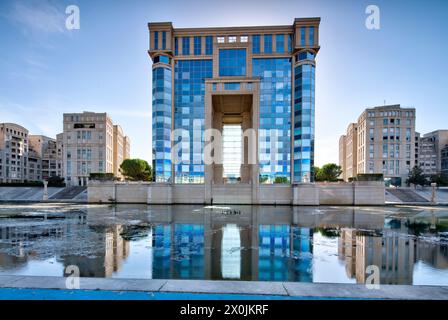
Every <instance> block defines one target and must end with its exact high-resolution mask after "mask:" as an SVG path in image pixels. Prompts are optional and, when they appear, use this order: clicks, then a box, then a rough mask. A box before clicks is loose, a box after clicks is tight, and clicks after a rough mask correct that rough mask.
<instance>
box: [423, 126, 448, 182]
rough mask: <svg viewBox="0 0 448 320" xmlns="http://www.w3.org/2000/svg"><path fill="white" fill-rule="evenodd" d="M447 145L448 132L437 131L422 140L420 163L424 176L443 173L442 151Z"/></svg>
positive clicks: (424, 136) (426, 135)
mask: <svg viewBox="0 0 448 320" xmlns="http://www.w3.org/2000/svg"><path fill="white" fill-rule="evenodd" d="M447 144H448V130H436V131H433V132H430V133H427V134H425V135H423V137H421V138H420V148H419V157H418V163H419V166H420V167H421V168H422V170H423V174H424V175H426V176H432V175H436V174H441V173H442V171H443V167H442V156H443V152H442V150H443V148H444V147H445V146H446V145H447Z"/></svg>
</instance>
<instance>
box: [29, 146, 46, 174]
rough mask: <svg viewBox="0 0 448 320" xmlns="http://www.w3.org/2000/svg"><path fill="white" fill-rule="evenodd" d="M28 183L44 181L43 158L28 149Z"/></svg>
mask: <svg viewBox="0 0 448 320" xmlns="http://www.w3.org/2000/svg"><path fill="white" fill-rule="evenodd" d="M25 180H26V181H42V180H43V177H42V158H41V157H40V155H39V154H38V153H37V152H36V151H34V150H33V149H31V148H29V149H28V167H27V175H26V178H25Z"/></svg>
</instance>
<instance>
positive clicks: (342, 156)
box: [339, 134, 347, 181]
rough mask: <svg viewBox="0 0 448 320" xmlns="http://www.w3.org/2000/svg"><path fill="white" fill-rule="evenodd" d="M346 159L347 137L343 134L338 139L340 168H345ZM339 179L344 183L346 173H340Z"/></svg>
mask: <svg viewBox="0 0 448 320" xmlns="http://www.w3.org/2000/svg"><path fill="white" fill-rule="evenodd" d="M346 158H347V136H346V135H344V134H343V135H342V136H341V137H340V138H339V165H340V166H341V168H345V166H346V165H345V161H346ZM339 178H340V179H342V180H344V181H346V180H347V173H346V172H345V170H343V171H342V173H341V175H340V176H339Z"/></svg>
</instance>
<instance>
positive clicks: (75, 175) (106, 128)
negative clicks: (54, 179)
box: [62, 111, 130, 186]
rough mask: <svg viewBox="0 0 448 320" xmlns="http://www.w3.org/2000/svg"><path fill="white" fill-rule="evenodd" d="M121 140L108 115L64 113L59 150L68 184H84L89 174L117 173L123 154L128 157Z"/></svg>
mask: <svg viewBox="0 0 448 320" xmlns="http://www.w3.org/2000/svg"><path fill="white" fill-rule="evenodd" d="M115 136H116V137H115ZM123 140H124V135H123V132H122V130H121V128H119V127H118V126H117V128H116V129H115V126H114V124H113V121H112V119H111V118H110V117H109V116H108V115H107V113H94V112H86V111H84V112H83V113H65V114H64V133H63V137H62V145H63V148H62V150H63V163H64V166H63V167H64V168H63V172H64V177H65V182H66V183H67V185H72V186H73V185H76V186H85V185H87V182H88V179H89V176H90V173H114V174H117V173H118V167H119V166H120V164H121V161H122V160H124V157H123V154H124V155H125V156H129V154H126V153H123V144H124V142H123ZM126 141H127V142H128V141H129V140H128V139H127V138H126ZM125 148H126V149H127V150H129V148H130V146H129V145H127V146H126V147H125ZM116 150H121V156H119V152H116Z"/></svg>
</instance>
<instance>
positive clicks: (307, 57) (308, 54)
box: [296, 51, 314, 61]
mask: <svg viewBox="0 0 448 320" xmlns="http://www.w3.org/2000/svg"><path fill="white" fill-rule="evenodd" d="M296 60H297V61H301V60H314V53H312V52H308V51H304V52H300V53H299V55H298V56H297V59H296Z"/></svg>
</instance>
